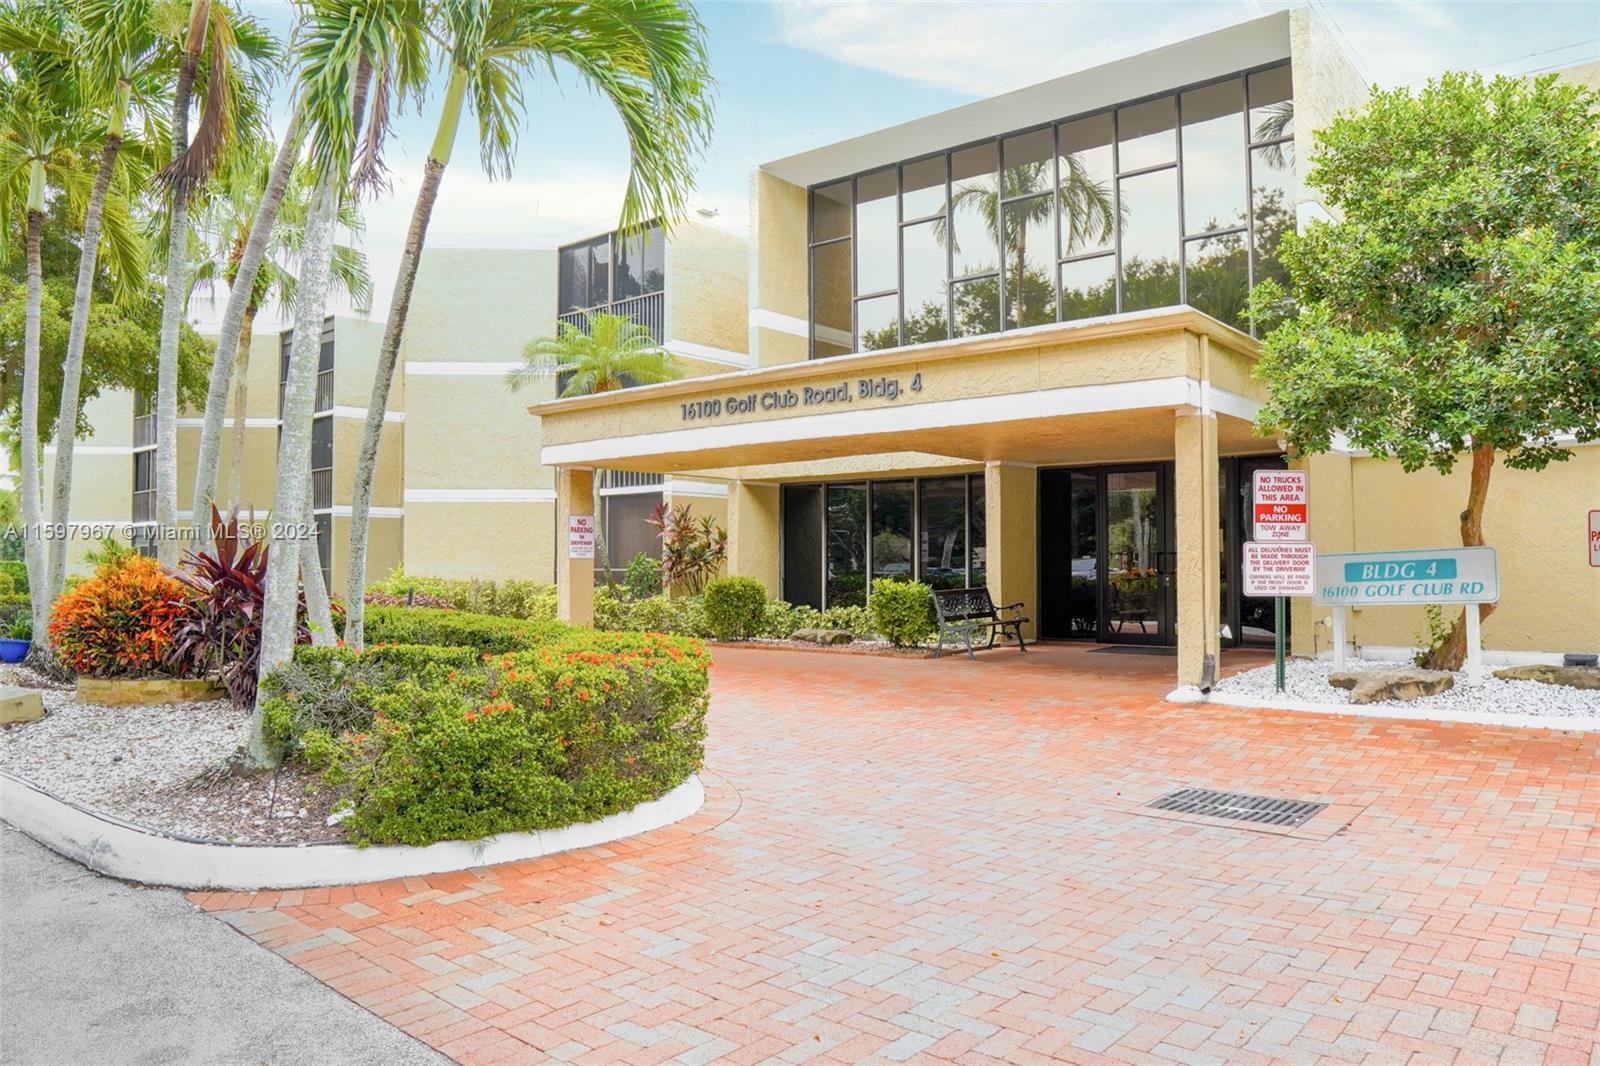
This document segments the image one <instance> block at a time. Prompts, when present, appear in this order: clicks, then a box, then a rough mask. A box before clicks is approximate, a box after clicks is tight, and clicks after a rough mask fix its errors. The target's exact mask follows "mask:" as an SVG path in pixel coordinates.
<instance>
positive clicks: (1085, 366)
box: [533, 10, 1600, 684]
mask: <svg viewBox="0 0 1600 1066" xmlns="http://www.w3.org/2000/svg"><path fill="white" fill-rule="evenodd" d="M1364 97H1365V91H1364V89H1363V87H1362V84H1361V81H1360V79H1359V78H1358V77H1357V76H1356V74H1355V73H1354V70H1353V68H1352V67H1351V65H1350V64H1349V63H1348V62H1347V61H1346V59H1345V57H1344V56H1343V55H1342V54H1341V53H1340V51H1339V50H1338V49H1337V48H1336V47H1335V46H1334V45H1333V43H1332V42H1331V40H1330V39H1329V38H1328V37H1327V36H1325V35H1324V34H1323V33H1321V32H1320V31H1319V29H1318V27H1317V25H1316V24H1315V22H1314V21H1313V20H1312V19H1311V17H1310V15H1309V12H1307V11H1305V10H1300V11H1295V12H1284V13H1279V14H1275V15H1271V16H1268V17H1265V18H1261V19H1257V20H1254V21H1252V22H1248V23H1244V24H1242V25H1239V26H1235V27H1231V28H1229V29H1226V30H1223V31H1219V32H1216V33H1212V34H1208V35H1206V36H1204V37H1200V38H1196V39H1194V40H1191V41H1187V42H1183V43H1181V44H1177V45H1173V46H1169V47H1166V48H1161V49H1157V50H1155V51H1153V52H1149V53H1145V54H1143V55H1139V56H1134V57H1132V58H1129V59H1125V60H1120V61H1117V62H1114V63H1110V64H1107V65H1105V66H1101V67H1096V68H1093V69H1090V70H1086V71H1082V72H1079V73H1076V74H1071V75H1068V76H1066V77H1063V78H1059V79H1056V80H1054V81H1051V82H1046V83H1043V84H1041V85H1037V86H1033V87H1030V88H1027V89H1023V90H1019V91H1017V92H1013V93H1009V94H1006V95H1004V96H1000V97H995V98H993V99H989V100H984V101H980V102H977V103H974V104H970V105H967V106H964V107H960V108H957V109H954V110H952V111H948V112H945V113H942V114H939V115H934V116H930V117H929V118H926V119H920V120H917V121H913V122H909V123H905V124H903V125H900V126H895V127H892V128H889V129H886V130H881V131H878V132H876V133H871V134H867V135H865V136H862V137H858V138H854V139H851V140H848V141H844V142H840V143H838V144H834V145H829V146H826V147H822V148H818V149H815V150H812V151H809V152H804V153H801V154H799V155H796V156H791V157H788V158H785V159H780V160H775V161H773V162H771V163H767V164H765V165H763V166H761V167H760V168H758V169H757V171H756V173H755V174H754V176H753V178H752V184H751V227H750V235H751V246H752V248H753V255H752V259H751V269H750V308H749V313H748V323H749V328H750V352H751V355H752V360H753V363H754V367H753V368H752V369H749V370H745V371H740V372H733V373H724V374H721V375H716V376H712V377H708V378H698V379H693V380H688V381H682V382H676V383H671V384H666V385H658V386H651V387H646V388H640V389H636V390H629V391H627V392H624V393H618V394H613V395H606V396H596V397H590V398H583V399H557V400H551V401H547V402H545V403H542V404H538V405H536V406H535V407H534V408H533V413H534V414H535V415H536V416H537V421H538V422H539V423H540V427H541V428H540V432H541V436H542V451H541V456H542V459H543V461H544V463H545V464H546V465H548V466H552V467H556V468H557V477H556V488H557V509H558V511H559V512H560V513H561V514H563V515H573V514H586V513H589V512H591V511H592V510H593V509H594V508H595V507H596V506H597V500H596V496H595V493H596V489H595V485H596V483H597V482H596V479H597V477H599V478H604V477H610V476H615V475H614V474H613V473H611V472H614V471H634V472H645V471H657V472H666V473H668V474H669V475H671V476H673V477H681V478H691V479H695V480H700V481H711V482H716V481H721V482H723V483H725V484H726V485H727V486H728V510H727V513H728V528H729V532H730V542H731V543H730V562H729V569H730V570H731V571H732V572H733V573H737V574H745V575H749V576H752V577H756V578H758V579H760V580H761V581H762V582H763V583H764V584H765V585H766V587H767V589H768V591H769V592H770V593H771V594H772V595H774V596H782V597H783V598H785V599H788V600H790V601H792V602H804V603H811V604H815V605H818V606H826V605H833V604H854V603H861V602H864V600H865V597H866V596H867V595H868V591H867V590H868V589H869V587H870V583H871V581H872V580H873V579H875V578H898V579H910V578H917V579H921V580H924V581H926V582H928V583H929V584H932V585H935V586H941V585H943V586H959V585H968V584H985V585H987V587H988V588H989V589H990V590H991V592H992V593H993V595H994V598H995V600H996V602H1000V603H1011V602H1020V603H1022V604H1024V606H1025V612H1026V613H1027V614H1028V615H1029V616H1030V617H1031V618H1032V619H1033V635H1036V636H1043V637H1059V638H1067V639H1074V638H1076V639H1085V640H1093V641H1098V642H1105V643H1113V644H1120V643H1128V644H1155V645H1169V646H1175V648H1176V653H1177V663H1178V669H1177V673H1178V677H1179V680H1180V681H1181V682H1184V683H1193V684H1202V683H1204V682H1206V681H1207V680H1208V679H1209V678H1211V677H1212V676H1214V675H1215V671H1216V669H1217V664H1218V659H1219V656H1220V655H1221V653H1222V652H1223V650H1224V648H1226V647H1230V646H1236V645H1238V644H1241V643H1245V644H1248V643H1257V642H1270V641H1271V639H1272V638H1273V636H1274V630H1273V625H1274V622H1273V617H1272V612H1271V609H1270V601H1259V600H1252V599H1251V598H1249V597H1245V596H1243V595H1242V592H1241V588H1240V580H1239V571H1240V556H1241V553H1242V548H1241V544H1242V542H1243V540H1244V539H1245V536H1246V530H1247V528H1248V527H1247V520H1246V507H1247V505H1248V486H1249V481H1250V475H1251V473H1252V472H1253V471H1254V470H1257V469H1263V468H1273V467H1282V466H1284V465H1286V461H1285V457H1284V455H1283V453H1282V449H1281V445H1280V444H1279V443H1278V442H1277V441H1276V440H1273V439H1270V438H1263V437H1261V436H1260V435H1258V433H1257V432H1256V429H1255V426H1254V419H1255V416H1256V413H1257V412H1258V411H1259V409H1260V405H1261V403H1262V401H1263V400H1264V399H1265V394H1264V391H1263V386H1262V384H1261V383H1260V382H1259V381H1258V380H1257V379H1256V378H1255V377H1254V376H1253V373H1252V370H1253V366H1254V362H1255V358H1256V355H1257V352H1258V348H1257V344H1256V341H1255V340H1254V338H1253V337H1252V336H1251V335H1250V332H1249V329H1248V325H1247V323H1246V322H1245V320H1244V317H1243V315H1242V310H1243V307H1244V302H1245V299H1246V296H1247V294H1248V292H1249V290H1250V287H1251V286H1252V285H1253V284H1254V283H1255V282H1257V281H1260V280H1261V279H1263V278H1267V277H1273V276H1276V275H1278V274H1279V272H1280V267H1279V264H1278V259H1277V247H1278V242H1279V240H1280V239H1281V236H1282V234H1283V233H1285V232H1287V231H1288V229H1289V228H1290V227H1298V226H1301V225H1304V224H1305V223H1306V222H1307V221H1308V220H1309V219H1312V218H1317V217H1325V216H1326V214H1327V211H1326V208H1325V207H1324V205H1322V204H1320V203H1319V202H1317V200H1316V199H1315V198H1314V197H1312V196H1310V195H1308V193H1307V191H1306V190H1305V188H1304V182H1303V180H1302V178H1303V175H1304V171H1305V169H1306V160H1307V159H1308V158H1309V154H1310V148H1311V131H1312V130H1314V129H1316V128H1318V127H1320V126H1322V125H1324V124H1326V123H1327V122H1328V121H1330V120H1331V119H1332V118H1333V116H1334V115H1335V114H1337V113H1338V112H1340V111H1342V110H1345V109H1348V108H1351V107H1354V106H1357V105H1359V104H1360V103H1361V102H1362V101H1363V99H1364ZM1307 465H1308V466H1309V469H1310V470H1311V486H1312V488H1311V515H1312V526H1311V532H1312V538H1313V540H1314V541H1315V542H1316V543H1317V545H1318V547H1319V548H1320V549H1321V550H1323V551H1338V550H1353V549H1360V548H1367V547H1383V548H1403V547H1427V546H1438V545H1448V544H1451V543H1453V542H1455V540H1456V533H1455V530H1454V515H1455V514H1456V512H1457V511H1459V509H1460V507H1461V506H1462V503H1463V501H1464V500H1465V495H1466V494H1465V488H1464V480H1463V479H1464V477H1465V475H1464V474H1462V475H1460V476H1452V477H1448V478H1444V477H1440V476H1438V475H1436V474H1429V473H1421V474H1410V475H1408V474H1404V473H1403V472H1401V471H1400V470H1399V468H1398V466H1397V465H1396V464H1391V463H1383V462H1378V461H1375V460H1372V459H1370V458H1368V457H1363V456H1360V455H1356V454H1350V453H1348V452H1345V453H1338V454H1334V455H1330V456H1323V457H1318V458H1316V459H1313V460H1311V461H1310V463H1309V464H1307ZM1502 475H1503V476H1502ZM1496 478H1497V482H1496V493H1497V496H1496V498H1495V500H1494V501H1492V502H1491V505H1490V508H1491V510H1490V514H1489V516H1488V519H1487V523H1488V527H1489V530H1490V533H1491V536H1492V537H1494V538H1495V539H1496V540H1497V541H1498V543H1500V544H1501V545H1502V546H1503V547H1504V548H1505V549H1507V550H1506V551H1504V552H1503V553H1502V555H1501V561H1500V565H1501V569H1502V574H1503V582H1504V585H1505V587H1506V588H1507V589H1508V590H1515V592H1514V593H1513V594H1512V595H1508V597H1507V598H1506V601H1505V602H1503V603H1502V604H1501V606H1500V609H1499V610H1498V611H1497V612H1496V613H1495V614H1494V616H1493V617H1492V618H1491V619H1489V621H1488V622H1487V623H1486V624H1485V630H1484V639H1485V641H1486V644H1487V646H1488V647H1490V648H1491V649H1499V650H1501V651H1502V652H1506V653H1513V654H1548V653H1550V652H1553V651H1559V650H1560V649H1561V648H1562V647H1563V646H1571V647H1580V648H1592V647H1594V646H1596V645H1600V610H1597V609H1596V607H1595V605H1596V604H1597V603H1600V571H1594V570H1590V569H1589V567H1588V566H1587V561H1586V558H1585V556H1584V554H1583V552H1582V551H1581V549H1582V547H1583V543H1584V536H1583V531H1582V529H1581V526H1582V525H1583V523H1584V522H1585V508H1587V507H1600V499H1597V498H1596V497H1597V496H1600V491H1597V489H1600V449H1597V448H1595V447H1592V446H1591V447H1582V448H1577V449H1575V456H1574V461H1572V462H1569V463H1564V464H1558V465H1556V466H1554V467H1552V468H1551V469H1550V470H1548V471H1546V472H1544V473H1541V474H1537V475H1533V474H1521V473H1519V472H1500V473H1497V474H1496ZM1534 492H1537V493H1538V494H1539V495H1540V496H1541V497H1542V498H1547V499H1550V500H1569V501H1575V502H1572V503H1570V505H1569V506H1567V507H1566V508H1564V509H1563V511H1562V515H1561V519H1560V521H1559V522H1546V523H1545V526H1544V527H1542V528H1541V530H1540V531H1538V532H1536V531H1535V530H1533V529H1532V528H1531V527H1530V526H1529V521H1530V520H1529V519H1525V518H1523V517H1521V514H1522V512H1520V511H1518V510H1516V509H1515V507H1514V505H1515V504H1516V503H1517V502H1518V501H1520V500H1521V499H1523V498H1525V496H1526V495H1527V494H1531V493H1534ZM1501 493H1503V495H1499V494H1501ZM1402 502H1403V506H1402ZM1580 503H1581V504H1582V506H1579V504H1580ZM1569 512H1570V513H1569ZM1517 535H1522V536H1532V537H1535V538H1536V539H1537V540H1538V541H1539V542H1540V543H1543V544H1547V545H1548V547H1549V549H1550V550H1549V551H1547V552H1539V553H1530V552H1527V551H1526V550H1525V548H1524V545H1523V543H1522V542H1519V541H1518V540H1517V539H1516V537H1517ZM1557 542H1559V543H1561V544H1563V545H1566V547H1565V550H1558V549H1557V547H1556V545H1557ZM558 546H559V548H560V550H561V554H562V556H563V558H562V559H561V560H560V561H559V565H558V574H559V576H560V579H561V580H560V584H561V594H560V601H561V607H562V611H563V612H564V615H565V616H566V617H569V618H572V619H574V620H584V619H586V618H588V617H589V612H590V599H589V597H590V595H591V592H590V590H591V588H592V584H593V574H592V566H591V564H590V563H589V561H587V560H585V559H582V558H570V557H567V553H566V542H565V539H564V538H563V539H562V540H561V541H559V542H558ZM1513 548H1515V550H1514V551H1513V550H1510V549H1513ZM1323 613H1324V612H1320V611H1314V610H1313V609H1312V608H1311V607H1310V606H1309V605H1308V603H1307V602H1306V601H1296V602H1295V607H1294V610H1293V612H1292V616H1291V621H1290V626H1291V633H1290V636H1291V638H1292V641H1293V646H1294V648H1295V650H1296V651H1298V652H1302V653H1312V652H1317V651H1322V650H1325V649H1326V648H1327V647H1328V629H1327V627H1326V625H1325V622H1326V619H1325V618H1324V617H1323V616H1322V615H1323ZM1366 614H1367V615H1368V616H1367V617H1362V616H1361V615H1360V614H1359V613H1358V615H1357V617H1356V618H1355V620H1354V623H1353V633H1352V637H1353V639H1354V641H1355V642H1356V643H1357V645H1358V646H1361V647H1363V648H1365V649H1368V650H1369V651H1370V650H1373V649H1387V650H1400V649H1403V648H1405V647H1407V646H1410V645H1411V644H1413V643H1414V641H1413V640H1412V639H1411V638H1412V635H1413V634H1414V633H1415V631H1416V629H1417V626H1418V623H1419V622H1420V620H1421V615H1420V611H1418V612H1415V613H1413V612H1408V611H1405V610H1399V609H1392V608H1391V609H1384V610H1373V611H1369V612H1366Z"/></svg>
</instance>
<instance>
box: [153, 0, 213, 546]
mask: <svg viewBox="0 0 1600 1066" xmlns="http://www.w3.org/2000/svg"><path fill="white" fill-rule="evenodd" d="M196 6H198V5H196ZM199 25H200V26H201V27H203V26H204V22H203V21H201V22H200V23H199ZM200 32H203V30H202V31H200ZM196 33H197V29H196V26H195V25H194V24H191V25H190V27H189V36H190V41H189V47H186V48H185V49H184V53H183V58H182V59H180V60H179V62H178V83H177V87H176V89H175V90H174V92H173V99H172V155H173V158H174V159H176V158H177V157H178V156H180V155H182V154H183V150H184V149H185V148H187V147H188V146H189V97H190V95H191V93H192V91H193V89H194V74H195V68H196V67H197V66H198V65H199V62H200V45H199V42H198V40H196ZM171 196H172V200H171V206H170V208H169V209H168V212H167V275H166V282H167V289H166V292H165V293H164V294H163V295H162V298H161V344H160V347H159V348H158V350H157V354H156V557H157V558H159V559H160V560H161V562H163V563H165V564H166V565H168V566H172V565H175V564H176V563H177V561H178V541H177V539H176V536H177V531H178V338H179V336H180V335H181V334H182V332H183V312H184V308H185V307H186V306H187V305H188V303H189V275H188V250H189V249H188V245H189V185H188V182H185V181H178V182H175V183H174V184H173V186H172V193H171ZM196 504H197V505H198V501H196Z"/></svg>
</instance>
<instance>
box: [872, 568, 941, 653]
mask: <svg viewBox="0 0 1600 1066" xmlns="http://www.w3.org/2000/svg"><path fill="white" fill-rule="evenodd" d="M867 609H868V610H869V611H870V612H871V613H872V627H873V628H874V629H876V630H877V631H878V633H879V635H881V636H882V637H883V638H884V639H885V640H887V641H888V642H889V643H891V644H893V645H894V646H895V647H897V648H905V647H910V646H911V645H913V644H920V643H922V642H923V641H924V640H927V639H928V638H929V637H931V636H932V635H933V633H934V630H935V629H936V628H937V626H938V621H937V619H935V617H934V613H933V590H932V589H930V588H929V587H928V586H927V585H924V584H923V583H922V582H920V581H896V580H894V579H893V578H888V577H880V578H877V579H876V580H874V581H873V582H872V598H871V599H870V600H868V601H867Z"/></svg>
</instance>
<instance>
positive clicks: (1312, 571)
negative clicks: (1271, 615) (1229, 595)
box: [1244, 540, 1317, 596]
mask: <svg viewBox="0 0 1600 1066" xmlns="http://www.w3.org/2000/svg"><path fill="white" fill-rule="evenodd" d="M1316 570H1317V549H1316V548H1314V547H1313V546H1311V545H1310V544H1295V543H1289V544H1284V543H1281V542H1280V543H1269V544H1257V543H1256V542H1255V541H1253V540H1251V541H1246V542H1245V545H1244V594H1245V595H1246V596H1310V595H1311V594H1312V593H1314V592H1315V591H1316Z"/></svg>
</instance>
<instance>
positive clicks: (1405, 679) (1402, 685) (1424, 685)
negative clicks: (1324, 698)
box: [1328, 667, 1456, 703]
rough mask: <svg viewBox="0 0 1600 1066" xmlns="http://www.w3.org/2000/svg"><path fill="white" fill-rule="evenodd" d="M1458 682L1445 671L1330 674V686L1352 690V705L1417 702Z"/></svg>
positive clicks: (1383, 671) (1407, 670)
mask: <svg viewBox="0 0 1600 1066" xmlns="http://www.w3.org/2000/svg"><path fill="white" fill-rule="evenodd" d="M1455 683H1456V679H1455V675H1454V674H1451V673H1450V672H1449V671H1446V670H1416V669H1410V668H1405V667H1402V668H1400V669H1396V670H1361V671H1358V672H1349V671H1346V672H1342V673H1333V674H1329V675H1328V684H1330V685H1332V686H1333V687H1334V688H1343V689H1349V690H1350V702H1351V703H1379V702H1382V701H1384V700H1415V699H1420V698H1421V697H1423V696H1436V695H1438V694H1439V693H1441V692H1443V691H1444V690H1445V689H1447V688H1450V687H1451V686H1452V685H1454V684H1455Z"/></svg>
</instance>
